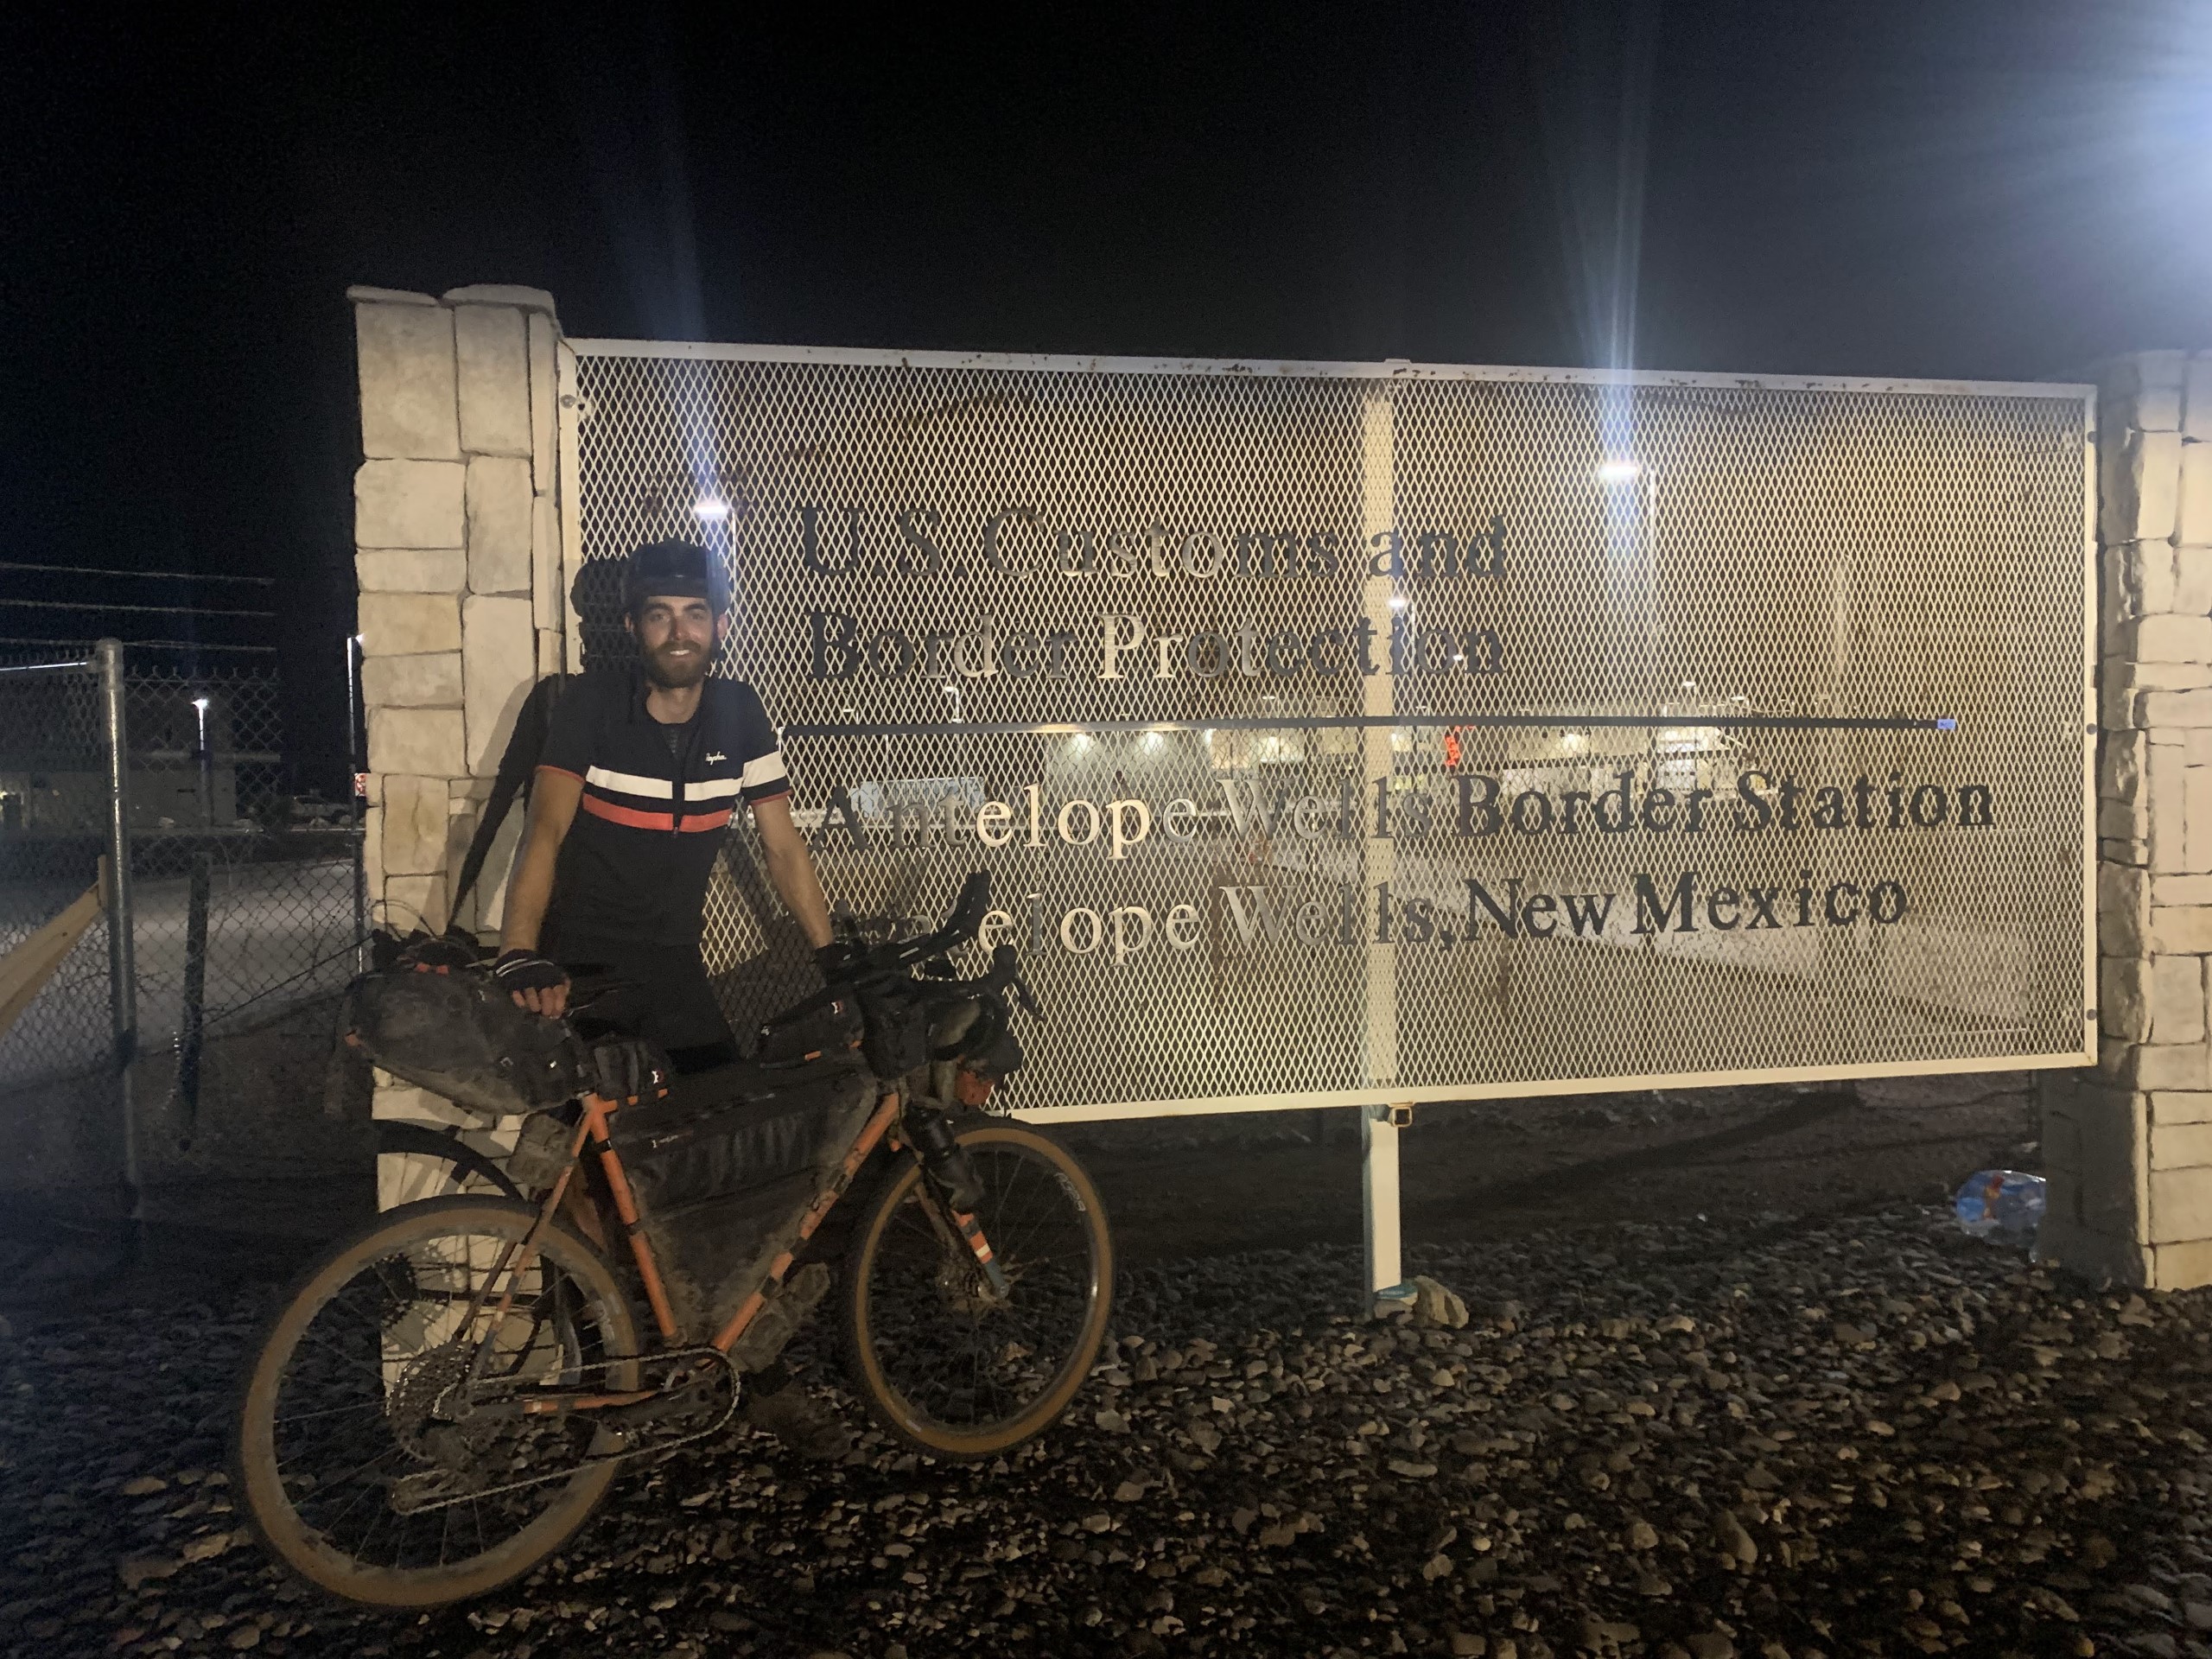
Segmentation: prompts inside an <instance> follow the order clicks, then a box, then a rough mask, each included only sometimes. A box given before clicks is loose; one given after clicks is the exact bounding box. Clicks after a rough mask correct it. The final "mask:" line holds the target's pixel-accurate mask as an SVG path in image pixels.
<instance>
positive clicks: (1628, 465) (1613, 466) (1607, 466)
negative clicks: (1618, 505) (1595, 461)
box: [1598, 459, 1643, 484]
mask: <svg viewBox="0 0 2212 1659" xmlns="http://www.w3.org/2000/svg"><path fill="white" fill-rule="evenodd" d="M1642 477H1643V462H1642V461H1629V460H1625V459H1621V460H1614V461H1601V462H1599V466H1598V481H1599V483H1600V484H1633V483H1635V482H1636V480H1637V479H1639V478H1642Z"/></svg>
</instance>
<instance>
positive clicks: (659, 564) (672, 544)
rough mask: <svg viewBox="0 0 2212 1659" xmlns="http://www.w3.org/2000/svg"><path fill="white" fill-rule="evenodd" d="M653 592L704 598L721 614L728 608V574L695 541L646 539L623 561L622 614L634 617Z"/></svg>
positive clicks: (681, 596) (685, 597) (716, 559)
mask: <svg viewBox="0 0 2212 1659" xmlns="http://www.w3.org/2000/svg"><path fill="white" fill-rule="evenodd" d="M654 594H671V595H673V596H674V597H677V598H679V599H703V600H705V601H707V604H708V607H709V609H711V610H712V611H713V612H714V613H715V615H716V616H720V615H721V614H722V613H724V612H726V611H728V609H729V573H728V571H726V570H725V569H722V562H721V560H720V559H718V558H716V557H715V556H714V555H713V554H711V553H709V552H708V551H707V550H706V549H705V548H703V547H701V546H700V545H699V544H698V543H696V542H677V541H668V542H647V543H645V545H644V546H643V547H640V548H637V549H635V550H632V553H631V555H630V556H629V558H628V559H627V560H626V561H625V562H624V569H623V571H622V611H623V614H624V615H626V616H635V615H636V614H637V613H638V607H639V606H640V605H642V604H644V603H645V601H646V600H648V599H650V598H652V596H653V595H654Z"/></svg>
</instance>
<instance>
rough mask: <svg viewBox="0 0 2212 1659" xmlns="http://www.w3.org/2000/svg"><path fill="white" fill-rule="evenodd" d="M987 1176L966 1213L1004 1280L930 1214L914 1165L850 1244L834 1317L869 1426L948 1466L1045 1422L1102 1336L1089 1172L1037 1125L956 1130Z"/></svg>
mask: <svg viewBox="0 0 2212 1659" xmlns="http://www.w3.org/2000/svg"><path fill="white" fill-rule="evenodd" d="M958 1140H959V1142H960V1145H961V1147H963V1149H964V1150H965V1151H966V1152H967V1154H968V1156H969V1159H970V1160H973V1162H974V1164H975V1166H976V1173H977V1175H978V1176H979V1177H981V1179H982V1192H983V1198H982V1203H981V1204H980V1205H977V1207H976V1219H977V1221H978V1222H979V1223H980V1224H982V1230H983V1234H984V1236H985V1238H986V1239H987V1240H988V1242H989V1244H990V1247H991V1249H992V1252H993V1254H994V1255H995V1256H996V1258H997V1261H998V1264H999V1267H1000V1269H1001V1272H1002V1273H1003V1274H1005V1277H1006V1289H1005V1292H1004V1293H1003V1294H1001V1293H1000V1292H998V1291H997V1290H996V1289H995V1287H993V1286H992V1285H991V1284H990V1283H989V1281H988V1279H987V1278H986V1276H985V1274H983V1271H982V1268H981V1267H980V1266H979V1265H978V1264H977V1262H976V1257H975V1255H974V1253H973V1252H972V1251H971V1250H970V1249H969V1247H968V1246H967V1244H966V1243H964V1242H962V1241H961V1240H959V1238H958V1237H957V1235H950V1236H949V1230H948V1229H947V1228H945V1227H943V1226H941V1225H940V1224H939V1223H940V1222H941V1221H942V1220H943V1212H942V1211H940V1212H939V1214H938V1216H937V1217H932V1215H931V1207H932V1206H934V1205H935V1203H936V1201H935V1200H934V1199H933V1198H931V1196H930V1195H929V1193H928V1192H927V1191H926V1189H925V1187H924V1185H923V1176H922V1171H921V1167H920V1166H919V1165H918V1164H915V1163H913V1162H912V1161H911V1160H910V1161H909V1162H908V1163H907V1164H906V1166H905V1167H903V1168H902V1169H900V1170H899V1173H897V1174H896V1175H895V1176H894V1177H893V1179H891V1181H890V1182H889V1183H888V1184H887V1185H886V1186H885V1187H884V1189H883V1190H882V1192H880V1194H879V1195H878V1197H877V1198H876V1201H875V1203H874V1206H873V1207H872V1208H871V1209H870V1210H869V1211H868V1215H867V1217H866V1219H865V1220H864V1221H863V1222H862V1223H861V1226H860V1228H859V1230H857V1232H856V1233H855V1236H854V1238H853V1243H852V1249H851V1254H850V1256H849V1260H848V1262H847V1265H846V1271H845V1274H844V1284H843V1287H842V1290H843V1294H842V1309H841V1311H842V1316H843V1324H844V1326H845V1332H844V1334H845V1348H846V1355H847V1361H848V1367H849V1370H850V1371H851V1374H852V1377H853V1381H854V1383H855V1386H856V1387H857V1388H858V1389H859V1390H860V1393H861V1396H862V1397H863V1398H864V1399H865V1400H866V1401H867V1402H868V1408H869V1410H870V1411H871V1412H872V1413H873V1414H874V1416H875V1418H876V1420H877V1421H879V1422H880V1423H882V1424H883V1426H884V1427H886V1428H887V1429H889V1430H890V1431H891V1432H892V1433H894V1434H896V1435H898V1436H899V1438H900V1439H901V1440H905V1441H906V1442H907V1443H908V1444H909V1445H911V1446H915V1447H917V1448H918V1449H919V1450H921V1451H925V1452H930V1453H931V1454H932V1455H934V1456H937V1457H940V1458H948V1459H976V1458H988V1457H994V1456H995V1455H997V1454H998V1453H1000V1452H1004V1451H1006V1450H1007V1449H1008V1448H1009V1447H1011V1446H1018V1445H1020V1443H1021V1442H1022V1441H1024V1440H1027V1439H1029V1438H1030V1437H1031V1436H1032V1435H1033V1434H1036V1433H1039V1431H1041V1430H1042V1429H1044V1428H1045V1427H1047V1426H1048V1425H1050V1424H1051V1423H1052V1421H1053V1420H1054V1419H1055V1418H1057V1417H1058V1415H1059V1414H1060V1413H1061V1412H1063V1411H1065V1409H1066V1408H1067V1404H1068V1402H1069V1401H1071V1400H1072V1399H1073V1398H1074V1397H1075V1394H1076V1390H1077V1389H1079V1388H1081V1387H1082V1386H1083V1381H1084V1377H1085V1376H1087V1375H1088V1374H1089V1372H1090V1365H1091V1362H1092V1360H1093V1359H1095V1358H1096V1356H1097V1353H1098V1344H1099V1343H1100V1342H1101V1341H1102V1340H1103V1338H1104V1337H1105V1334H1106V1320H1107V1317H1108V1314H1109V1312H1110V1309H1111V1304H1112V1300H1113V1287H1114V1249H1113V1243H1112V1239H1111V1236H1110V1235H1109V1232H1108V1230H1107V1226H1106V1211H1105V1207H1104V1206H1103V1205H1102V1204H1100V1202H1099V1199H1098V1189H1097V1188H1096V1187H1095V1186H1093V1185H1091V1181H1090V1176H1089V1175H1087V1174H1085V1173H1084V1169H1083V1166H1082V1165H1080V1164H1078V1163H1077V1162H1076V1160H1075V1159H1074V1158H1073V1157H1072V1156H1071V1155H1070V1154H1068V1153H1066V1152H1065V1151H1063V1150H1062V1149H1061V1148H1060V1147H1058V1146H1056V1145H1055V1144H1053V1143H1052V1141H1048V1140H1046V1138H1045V1137H1044V1136H1043V1135H1039V1134H1038V1133H1036V1132H1035V1131H1034V1130H1033V1129H1026V1128H1020V1126H1018V1125H1016V1124H1012V1123H985V1124H977V1125H975V1126H972V1127H970V1128H965V1129H963V1130H961V1131H960V1132H959V1135H958Z"/></svg>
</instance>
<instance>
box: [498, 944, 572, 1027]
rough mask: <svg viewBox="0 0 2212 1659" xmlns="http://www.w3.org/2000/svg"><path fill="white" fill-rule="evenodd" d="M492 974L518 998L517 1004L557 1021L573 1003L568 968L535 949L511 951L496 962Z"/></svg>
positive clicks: (502, 953)
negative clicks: (570, 997) (571, 1002)
mask: <svg viewBox="0 0 2212 1659" xmlns="http://www.w3.org/2000/svg"><path fill="white" fill-rule="evenodd" d="M492 976H493V978H495V979H497V980H498V981H499V984H500V985H501V987H502V988H505V990H507V991H508V992H510V993H511V994H512V995H513V997H514V999H515V1006H516V1007H522V1008H528V1009H529V1010H530V1011H531V1013H532V1014H543V1015H544V1016H545V1017H546V1018H547V1019H549V1020H557V1019H559V1018H560V1017H561V1014H562V1012H563V1010H564V1009H565V1008H567V1007H568V1006H569V975H568V970H567V969H564V968H563V967H562V966H561V964H560V963H557V962H555V961H554V960H553V959H552V958H551V957H542V956H540V955H538V953H537V951H535V950H507V951H503V952H501V953H500V957H499V961H497V962H495V963H493V964H492Z"/></svg>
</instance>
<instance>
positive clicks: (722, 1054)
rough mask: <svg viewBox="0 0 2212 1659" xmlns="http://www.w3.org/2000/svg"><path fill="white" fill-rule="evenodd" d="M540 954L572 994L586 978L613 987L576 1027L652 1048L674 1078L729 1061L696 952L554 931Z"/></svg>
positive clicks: (723, 1029)
mask: <svg viewBox="0 0 2212 1659" xmlns="http://www.w3.org/2000/svg"><path fill="white" fill-rule="evenodd" d="M549 931H550V930H549ZM545 954H546V955H547V956H550V957H552V958H553V959H554V960H555V961H556V962H557V963H560V964H561V965H562V966H563V968H565V969H568V970H569V975H570V976H572V977H573V978H575V979H576V980H577V981H578V986H577V989H578V990H579V992H584V993H588V991H589V990H590V989H591V987H590V984H589V982H590V980H592V979H594V978H597V977H599V976H612V977H613V979H615V980H617V981H620V982H621V983H620V988H619V989H618V990H616V991H614V992H613V993H612V994H610V995H607V996H605V997H603V998H601V999H599V1000H597V1001H594V1002H593V1004H592V1006H591V1007H589V1008H588V1010H587V1011H586V1012H585V1014H583V1016H582V1018H581V1019H580V1020H579V1021H578V1023H579V1025H580V1026H582V1027H586V1028H587V1029H588V1027H591V1026H594V1025H602V1026H604V1027H607V1028H611V1029H613V1030H618V1031H621V1032H624V1033H627V1034H629V1035H632V1036H637V1037H642V1038H644V1039H646V1041H648V1042H651V1043H655V1044H658V1046H660V1047H661V1048H662V1049H663V1050H664V1051H665V1052H666V1053H667V1055H668V1057H669V1059H670V1061H671V1063H672V1064H673V1065H675V1067H676V1069H677V1071H680V1072H688V1071H707V1070H709V1068H711V1067H714V1066H717V1065H728V1064H729V1063H730V1062H731V1061H732V1060H734V1059H735V1058H737V1044H736V1042H735V1041H734V1039H732V1037H731V1035H730V1028H729V1021H728V1019H726V1018H725V1017H724V1016H723V1014H722V1009H721V1001H719V1000H718V999H717V998H716V997H715V988H714V986H713V984H712V983H710V982H709V980H708V978H707V965H706V963H703V962H702V961H701V960H700V959H699V952H698V950H697V948H696V946H689V947H687V946H683V945H671V944H643V943H640V942H639V941H638V940H635V939H607V938H579V937H575V936H572V935H569V934H566V933H561V934H557V935H555V936H554V937H553V938H551V940H550V944H549V945H548V947H547V949H546V951H545Z"/></svg>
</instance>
